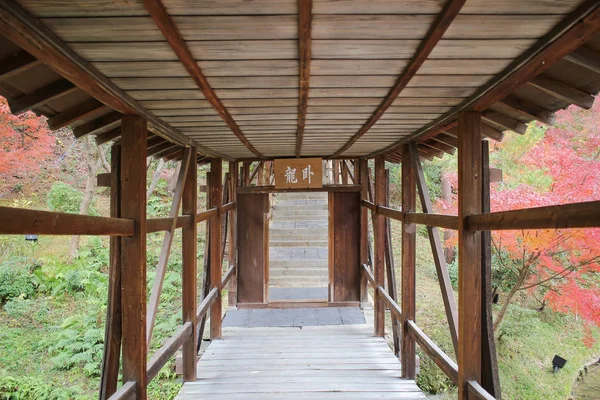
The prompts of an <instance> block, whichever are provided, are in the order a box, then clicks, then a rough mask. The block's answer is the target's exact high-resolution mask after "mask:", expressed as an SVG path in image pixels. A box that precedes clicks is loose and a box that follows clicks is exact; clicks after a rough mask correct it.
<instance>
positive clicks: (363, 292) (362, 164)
mask: <svg viewBox="0 0 600 400" xmlns="http://www.w3.org/2000/svg"><path fill="white" fill-rule="evenodd" d="M356 165H357V166H358V170H357V171H355V172H354V173H355V174H356V177H357V179H359V182H360V198H361V200H367V199H368V198H369V188H368V186H367V185H368V184H369V177H368V173H369V169H368V160H367V159H363V158H361V159H360V160H359V161H358V163H357V164H356ZM368 212H369V211H368V210H367V209H366V208H365V207H361V208H360V264H361V265H362V264H367V265H368V264H369V214H368ZM361 265H359V267H361ZM361 271H362V268H361ZM368 284H369V281H368V280H367V277H366V276H365V274H364V273H361V280H360V302H361V304H366V303H367V301H369V299H368V297H369V293H368Z"/></svg>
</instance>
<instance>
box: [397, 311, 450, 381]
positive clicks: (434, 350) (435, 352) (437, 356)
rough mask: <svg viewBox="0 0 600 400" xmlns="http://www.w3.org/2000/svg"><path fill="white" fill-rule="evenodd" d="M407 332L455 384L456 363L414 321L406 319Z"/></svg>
mask: <svg viewBox="0 0 600 400" xmlns="http://www.w3.org/2000/svg"><path fill="white" fill-rule="evenodd" d="M406 329H407V331H408V333H409V334H410V335H411V336H412V337H413V338H414V339H415V341H416V342H417V343H418V344H419V346H420V347H421V349H423V351H424V352H425V353H426V354H427V355H428V356H429V358H431V359H432V360H433V362H435V363H436V364H437V366H438V367H440V369H441V370H442V371H443V372H444V373H445V374H446V376H447V377H448V378H450V380H451V381H452V382H453V383H454V384H455V385H456V384H457V382H458V365H457V364H456V363H455V362H454V361H453V360H452V359H451V358H450V357H448V355H447V354H446V353H444V352H443V351H442V349H440V348H439V347H438V345H436V344H435V342H434V341H433V340H431V339H430V338H429V337H428V336H427V335H426V334H425V333H424V332H423V331H422V330H421V329H420V328H419V327H418V326H417V324H415V322H414V321H410V320H408V321H406Z"/></svg>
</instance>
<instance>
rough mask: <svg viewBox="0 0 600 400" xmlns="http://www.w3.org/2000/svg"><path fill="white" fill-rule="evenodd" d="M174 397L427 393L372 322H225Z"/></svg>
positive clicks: (214, 399) (238, 399)
mask: <svg viewBox="0 0 600 400" xmlns="http://www.w3.org/2000/svg"><path fill="white" fill-rule="evenodd" d="M223 338H224V340H219V341H214V342H212V343H211V344H210V345H209V346H208V348H207V349H206V351H205V352H204V354H203V355H202V358H201V359H200V361H199V362H198V381H197V382H194V383H186V384H185V385H184V386H183V388H182V390H181V392H180V393H179V395H178V396H177V398H176V400H192V399H194V400H195V399H202V400H254V399H256V400H258V399H261V400H273V399H286V400H287V399H298V400H303V399H310V400H338V399H340V400H341V399H343V400H349V399H357V400H358V399H361V400H370V399H425V396H424V395H423V393H422V392H421V391H420V390H419V388H418V387H417V385H416V384H415V382H414V381H412V380H403V379H401V378H399V376H400V362H399V361H398V359H397V358H396V357H395V356H394V355H393V353H392V351H391V350H390V348H389V347H388V345H387V343H386V342H385V340H384V339H383V338H376V337H373V328H372V326H369V325H367V324H362V325H342V326H316V327H303V328H226V329H225V330H224V335H223Z"/></svg>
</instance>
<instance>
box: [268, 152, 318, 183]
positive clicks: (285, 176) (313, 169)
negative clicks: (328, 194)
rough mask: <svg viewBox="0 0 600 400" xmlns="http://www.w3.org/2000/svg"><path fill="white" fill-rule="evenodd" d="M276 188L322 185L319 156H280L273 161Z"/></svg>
mask: <svg viewBox="0 0 600 400" xmlns="http://www.w3.org/2000/svg"><path fill="white" fill-rule="evenodd" d="M274 170H275V188H276V189H302V188H320V187H323V160H322V159H321V158H282V159H276V160H275V161H274Z"/></svg>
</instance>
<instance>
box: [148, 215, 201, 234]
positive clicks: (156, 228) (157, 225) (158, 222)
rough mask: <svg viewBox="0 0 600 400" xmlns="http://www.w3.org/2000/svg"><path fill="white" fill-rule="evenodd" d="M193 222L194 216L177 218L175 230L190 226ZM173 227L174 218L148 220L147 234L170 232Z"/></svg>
mask: <svg viewBox="0 0 600 400" xmlns="http://www.w3.org/2000/svg"><path fill="white" fill-rule="evenodd" d="M191 222H192V215H180V216H178V217H177V223H176V225H175V229H179V228H183V227H184V226H189V225H190V224H191ZM172 225H173V218H172V217H165V218H148V219H147V220H146V233H153V232H161V231H168V230H169V229H171V227H172Z"/></svg>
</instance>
